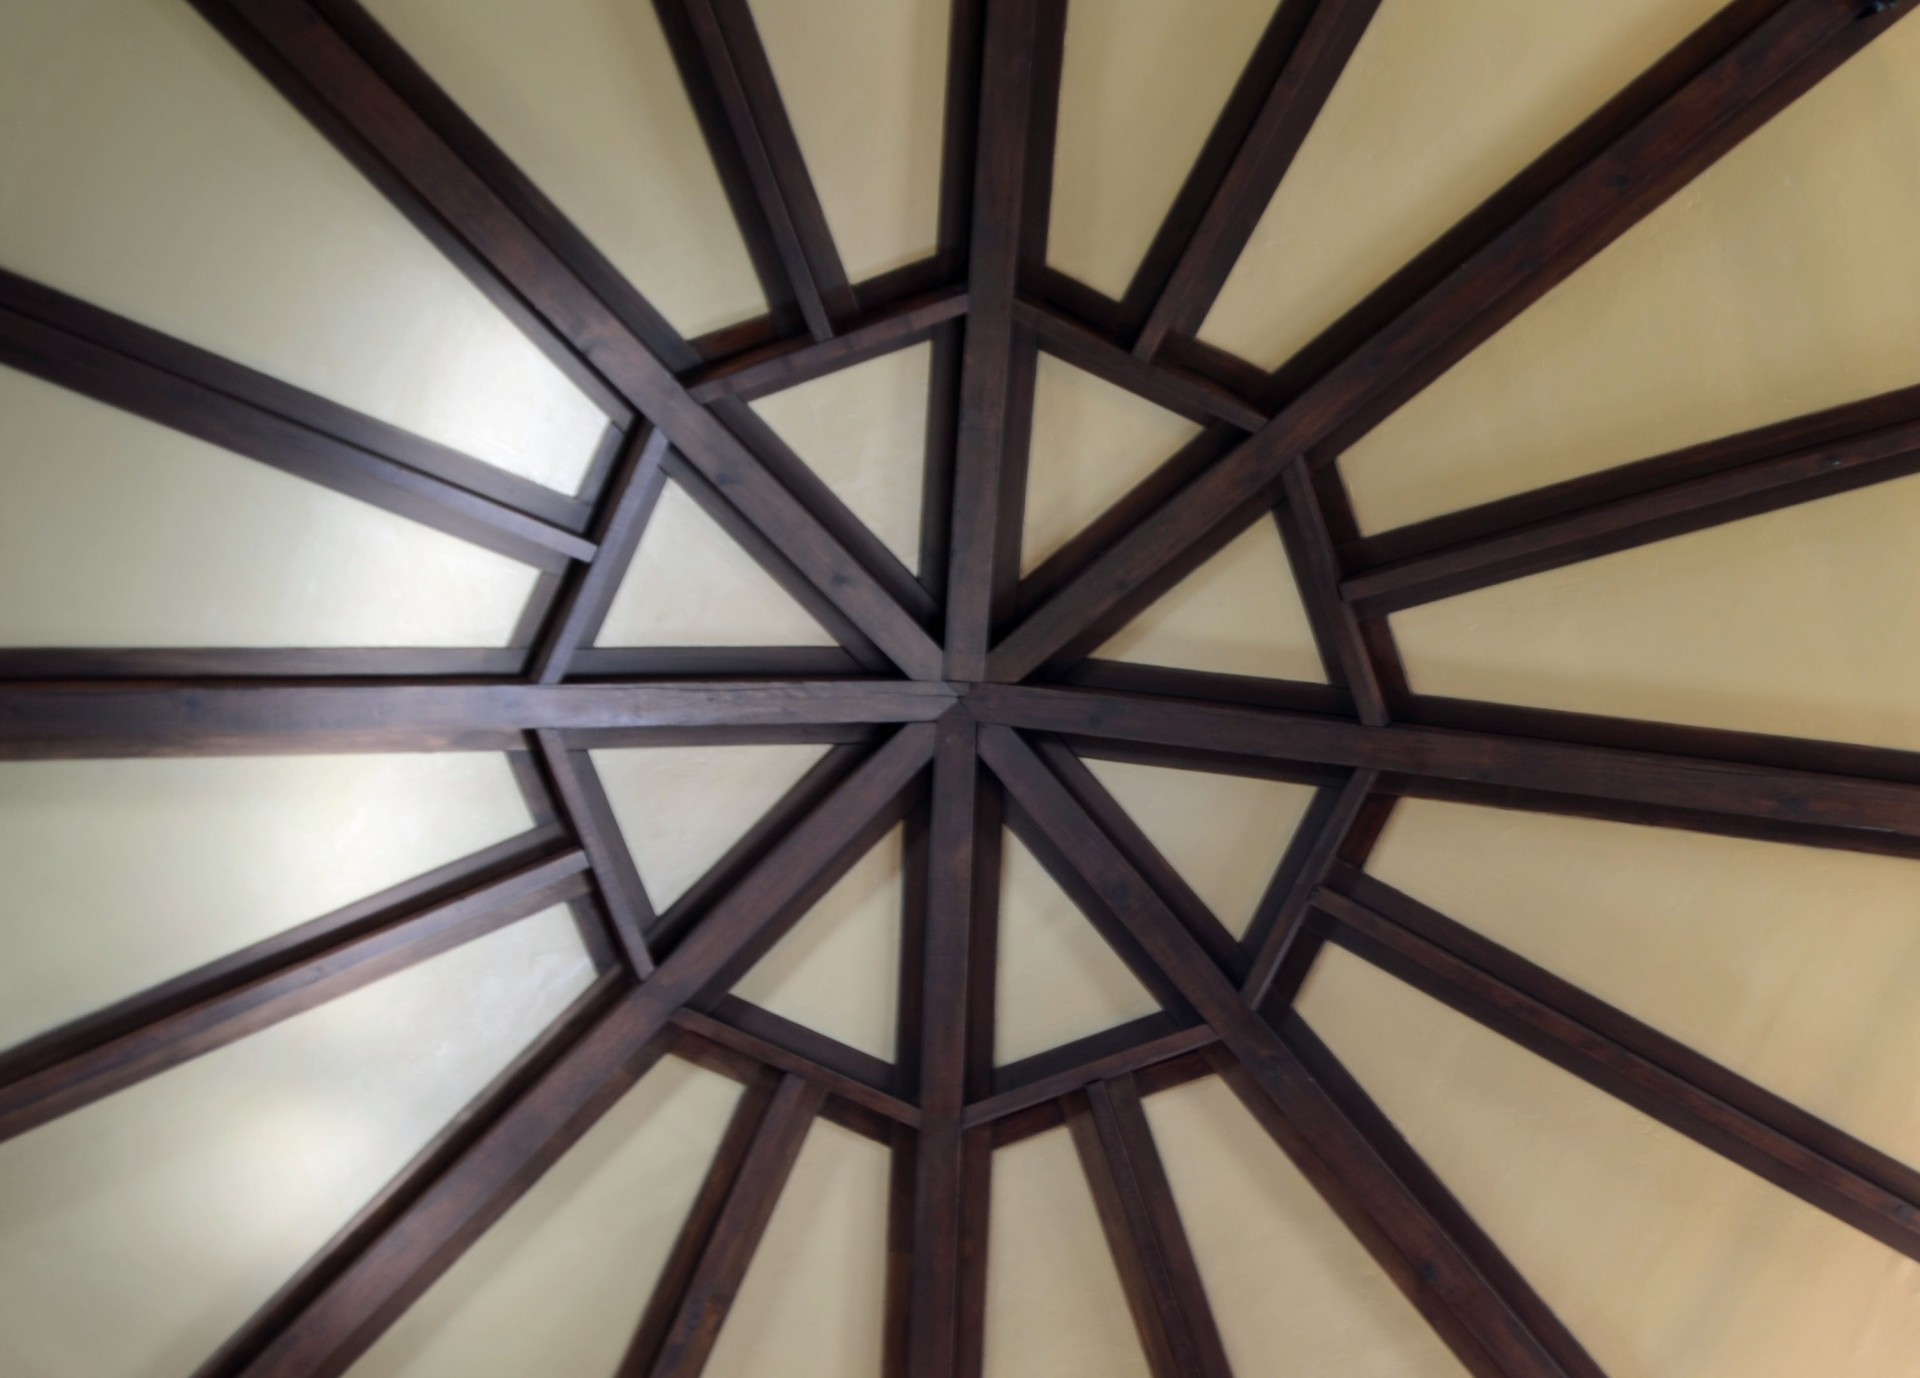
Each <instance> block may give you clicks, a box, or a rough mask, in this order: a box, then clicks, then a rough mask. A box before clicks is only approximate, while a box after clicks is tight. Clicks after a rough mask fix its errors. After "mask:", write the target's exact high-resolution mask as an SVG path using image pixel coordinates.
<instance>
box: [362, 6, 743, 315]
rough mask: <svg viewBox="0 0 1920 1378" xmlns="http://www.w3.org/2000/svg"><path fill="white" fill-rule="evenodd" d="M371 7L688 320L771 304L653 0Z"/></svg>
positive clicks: (634, 274)
mask: <svg viewBox="0 0 1920 1378" xmlns="http://www.w3.org/2000/svg"><path fill="white" fill-rule="evenodd" d="M368 8H369V9H371V10H372V11H373V13H374V16H375V17H376V18H378V19H379V20H380V22H381V23H382V24H384V25H386V26H387V28H388V29H389V30H390V31H391V32H392V33H393V35H394V37H395V38H397V39H399V41H400V43H401V44H402V45H403V46H404V47H405V48H406V49H407V51H408V52H409V53H411V54H412V55H413V56H414V58H415V59H417V60H418V61H419V62H420V63H421V65H422V66H424V67H425V68H426V69H427V72H428V74H429V75H431V76H432V77H433V78H434V80H436V81H437V82H439V83H440V84H441V85H442V86H444V87H446V89H447V92H448V94H449V95H451V96H452V97H453V99H454V100H455V101H457V102H458V103H459V105H460V108H461V109H462V110H464V111H465V112H466V113H467V114H468V115H470V116H472V117H473V118H474V119H475V120H476V121H478V122H479V124H480V127H481V128H482V129H484V130H485V131H486V133H487V135H488V136H489V137H490V138H492V139H493V140H494V141H495V142H496V143H498V144H499V145H500V146H501V148H503V149H504V150H505V151H506V154H507V156H508V157H510V158H512V159H513V160H514V162H515V163H516V164H518V165H519V167H520V170H521V171H523V172H525V173H526V174H527V175H528V176H529V177H531V178H532V179H533V181H534V182H535V183H536V184H537V185H538V186H539V188H540V190H541V191H542V192H544V193H545V194H546V195H547V196H549V197H551V198H552V200H553V202H554V204H555V205H557V206H558V207H559V208H560V210H561V212H562V213H563V214H565V215H566V216H567V217H568V218H569V219H570V220H572V221H573V223H574V224H575V226H577V227H578V228H579V229H580V230H581V232H582V233H584V234H585V235H586V236H587V237H588V238H589V239H591V240H592V241H593V243H594V246H595V247H596V248H598V249H599V250H600V252H601V253H603V254H605V255H606V256H607V258H608V259H610V260H611V261H612V263H613V265H614V266H615V267H616V268H618V269H619V270H620V271H621V272H622V273H624V274H625V275H626V277H627V279H628V280H629V281H630V282H632V283H633V284H634V286H636V287H638V288H639V289H640V291H641V293H642V294H643V295H645V296H646V298H647V300H648V301H650V302H651V303H652V304H653V305H654V307H655V308H656V309H657V310H659V312H660V313H661V314H662V315H664V316H665V317H666V318H667V319H668V320H669V321H670V322H672V324H673V325H674V326H675V327H676V328H678V329H679V330H680V331H681V332H682V333H683V334H686V335H699V334H703V333H705V332H706V331H709V330H715V329H718V328H719V327H720V326H723V325H728V324H731V323H732V322H734V321H737V320H741V319H743V318H745V317H748V316H757V315H759V314H760V313H762V312H764V311H765V310H766V309H767V304H766V299H765V298H764V297H763V296H762V295H761V292H760V284H759V281H758V279H756V278H755V277H754V273H753V265H752V263H751V262H750V261H749V260H748V258H747V250H746V245H745V244H744V243H743V242H742V241H741V238H740V232H739V228H738V226H737V224H736V223H735V221H734V219H733V213H732V211H731V209H730V208H729V207H728V204H727V197H726V192H725V191H724V190H723V189H722V187H721V185H720V176H719V174H718V173H717V172H716V171H715V170H714V165H713V161H712V158H711V157H710V156H709V154H708V152H707V145H706V142H705V140H704V139H703V138H702V136H701V133H700V126H699V124H698V123H697V122H696V121H695V119H694V114H693V106H692V104H691V103H690V102H689V101H688V99H687V93H686V88H685V87H684V86H683V85H682V84H681V81H680V72H679V69H678V68H677V67H676V66H675V65H674V60H673V53H672V51H671V50H670V49H669V48H668V46H667V40H666V35H665V34H664V33H663V32H662V30H661V28H660V19H659V17H658V15H657V14H655V12H654V7H653V6H652V5H651V4H647V3H640V4H634V3H631V0H541V3H538V4H533V3H527V0H517V2H516V3H507V4H493V5H472V4H468V3H465V0H373V3H372V4H370V5H369V6H368Z"/></svg>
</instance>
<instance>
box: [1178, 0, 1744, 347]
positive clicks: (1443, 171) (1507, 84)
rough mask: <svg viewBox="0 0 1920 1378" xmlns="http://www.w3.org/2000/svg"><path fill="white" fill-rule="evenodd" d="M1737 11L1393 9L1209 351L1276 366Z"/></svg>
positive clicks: (1265, 223)
mask: <svg viewBox="0 0 1920 1378" xmlns="http://www.w3.org/2000/svg"><path fill="white" fill-rule="evenodd" d="M1722 3H1723V0H1615V3H1611V4H1606V5H1575V6H1556V5H1536V4H1532V3H1529V0H1455V3H1449V4H1445V5H1435V4H1432V3H1430V2H1429V0H1383V3H1382V4H1381V6H1380V8H1379V10H1378V12H1377V13H1376V14H1375V15H1374V18H1373V21H1372V23H1371V24H1370V25H1369V26H1368V29H1367V33H1366V35H1365V37H1364V38H1362V39H1361V41H1360V46H1359V47H1358V48H1357V49H1356V50H1355V52H1354V54H1353V57H1352V59H1351V61H1350V62H1349V63H1348V65H1347V69H1346V71H1345V72H1344V73H1343V74H1342V76H1341V78H1340V81H1339V83H1338V84H1337V85H1336V86H1335V87H1334V89H1333V94H1332V96H1331V97H1330V98H1329V99H1328V101H1327V104H1326V106H1325V108H1324V109H1323V110H1322V112H1321V114H1320V118H1319V119H1318V121H1317V122H1316V123H1315V124H1314V127H1313V130H1312V132H1311V133H1309V134H1308V136H1307V139H1306V142H1305V143H1304V144H1302V145H1301V148H1300V152H1299V154H1298V155H1297V156H1296V157H1295V159H1294V162H1293V166H1292V167H1291V168H1290V169H1289V170H1288V172H1287V176H1286V178H1285V179H1284V180H1283V181H1282V182H1281V184H1280V188H1279V190H1278V191H1277V192H1275V194H1274V197H1273V200H1272V201H1271V202H1269V203H1268V206H1267V210H1266V214H1265V215H1264V216H1262V217H1261V220H1260V223H1259V225H1258V226H1257V227H1256V228H1255V230H1254V234H1253V238H1252V239H1251V240H1250V241H1249V242H1248V244H1247V247H1246V251H1245V252H1244V253H1243V254H1242V255H1241V257H1240V261H1239V262H1238V263H1237V264H1236V265H1235V266H1234V270H1233V273H1232V275H1231V276H1230V277H1229V278H1228V279H1227V284H1226V288H1225V290H1223V291H1222V292H1221V294H1220V298H1219V301H1218V303H1217V304H1216V305H1215V306H1214V309H1213V312H1212V314H1210V315H1209V316H1208V317H1207V319H1206V322H1205V323H1204V324H1203V325H1202V326H1201V330H1200V337H1201V338H1202V339H1203V340H1206V341H1207V342H1208V343H1210V344H1217V345H1219V346H1220V347H1221V348H1223V349H1227V350H1231V351H1232V352H1234V353H1236V354H1239V355H1241V356H1243V357H1245V358H1248V359H1251V360H1253V361H1254V362H1256V363H1259V364H1261V365H1263V366H1265V367H1268V368H1272V367H1276V366H1278V365H1279V364H1281V363H1284V362H1285V361H1286V359H1287V358H1288V357H1289V356H1290V355H1291V354H1293V352H1294V351H1295V350H1297V349H1299V348H1300V347H1301V346H1302V345H1304V344H1306V343H1307V342H1308V341H1309V340H1311V339H1312V338H1313V337H1314V336H1315V335H1317V334H1319V333H1320V331H1321V330H1323V329H1325V328H1326V327H1327V326H1328V325H1331V324H1332V323H1333V322H1334V321H1335V320H1337V319H1338V318H1339V316H1340V315H1341V313H1342V312H1344V311H1345V310H1346V309H1347V308H1348V307H1350V306H1353V305H1354V304H1355V303H1357V302H1359V301H1360V300H1361V299H1362V298H1364V297H1365V296H1366V295H1367V293H1369V292H1370V291H1372V290H1373V289H1374V288H1375V287H1377V286H1379V285H1380V284H1381V283H1383V282H1385V281H1386V280H1387V279H1388V278H1389V277H1391V276H1392V275H1393V273H1394V272H1395V271H1397V270H1398V269H1399V268H1400V266H1401V265H1402V264H1404V263H1406V262H1407V261H1408V260H1410V259H1412V258H1413V257H1414V256H1415V255H1417V254H1418V253H1419V252H1420V251H1421V250H1422V249H1424V248H1426V247H1427V245H1429V244H1430V243H1432V242H1433V241H1434V240H1436V239H1438V238H1439V237H1440V236H1441V235H1442V234H1444V233H1445V232H1446V231H1447V230H1449V229H1451V228H1452V227H1453V226H1454V225H1455V224H1456V223H1457V222H1459V221H1460V220H1461V219H1463V218H1465V216H1466V215H1467V214H1468V213H1469V212H1470V211H1472V210H1473V209H1474V208H1475V207H1476V206H1478V205H1479V204H1480V203H1481V202H1482V201H1484V200H1486V199H1487V197H1489V196H1491V195H1492V194H1493V193H1494V192H1495V191H1498V190H1499V189H1500V187H1501V186H1502V185H1504V184H1505V183H1506V181H1507V180H1508V179H1509V178H1511V177H1512V176H1513V175H1514V174H1515V173H1517V172H1519V171H1520V170H1521V169H1522V168H1524V167H1525V166H1526V165H1527V164H1528V163H1530V162H1532V161H1533V159H1534V158H1536V157H1538V156H1539V155H1540V154H1542V153H1544V152H1546V150H1547V149H1548V148H1549V147H1551V146H1552V145H1553V143H1554V142H1555V141H1556V140H1557V139H1559V138H1560V137H1561V136H1562V135H1563V134H1566V133H1567V132H1568V131H1570V130H1572V129H1573V128H1574V127H1575V126H1577V125H1578V124H1579V123H1580V122H1581V121H1582V120H1584V119H1586V117H1587V116H1588V115H1590V114H1592V113H1593V112H1594V111H1595V110H1597V109H1599V108H1600V106H1601V105H1603V104H1604V103H1605V102H1606V101H1607V99H1608V98H1609V97H1611V96H1612V95H1613V94H1614V93H1615V92H1617V91H1619V90H1620V89H1621V88H1622V87H1624V86H1626V85H1627V84H1628V83H1629V82H1631V81H1632V80H1633V79H1634V78H1635V77H1637V76H1639V75H1640V73H1641V72H1643V71H1645V70H1646V69H1647V68H1648V67H1651V66H1652V65H1653V64H1654V63H1655V62H1656V61H1658V60H1659V59H1660V58H1661V57H1662V56H1664V55H1665V54H1666V52H1667V51H1668V50H1669V49H1671V48H1672V47H1674V46H1675V45H1676V44H1678V43H1679V42H1680V41H1681V40H1682V39H1684V38H1685V37H1686V36H1687V35H1688V33H1690V32H1691V31H1692V30H1693V29H1695V28H1696V27H1698V26H1699V25H1700V24H1702V23H1704V22H1705V21H1706V20H1707V19H1708V18H1710V17H1711V16H1712V15H1713V14H1714V13H1715V12H1716V11H1717V10H1719V9H1720V8H1721V5H1722Z"/></svg>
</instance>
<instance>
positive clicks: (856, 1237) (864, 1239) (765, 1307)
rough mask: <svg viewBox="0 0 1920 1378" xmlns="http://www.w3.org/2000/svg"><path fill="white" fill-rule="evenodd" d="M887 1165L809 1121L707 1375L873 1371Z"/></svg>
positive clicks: (871, 1375)
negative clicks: (805, 1138)
mask: <svg viewBox="0 0 1920 1378" xmlns="http://www.w3.org/2000/svg"><path fill="white" fill-rule="evenodd" d="M892 1166H893V1164H892V1155H891V1154H890V1153H889V1152H888V1151H887V1149H886V1147H885V1146H884V1145H882V1144H877V1143H875V1142H873V1140H871V1139H867V1138H863V1137H861V1136H860V1135H858V1134H855V1133H853V1132H852V1131H851V1130H847V1129H842V1128H841V1127H840V1126H839V1125H837V1124H834V1123H832V1122H830V1121H828V1120H815V1121H814V1123H813V1128H812V1129H810V1130H809V1131H808V1132H807V1141H806V1143H805V1144H804V1145H802V1146H801V1149H800V1157H799V1160H798V1161H797V1162H795V1163H794V1165H793V1175H792V1176H790V1177H789V1178H787V1185H786V1187H785V1189H783V1190H782V1191H781V1193H780V1201H779V1204H778V1205H776V1206H775V1207H774V1210H773V1219H772V1220H770V1221H768V1222H767V1232H766V1234H765V1235H764V1236H762V1238H761V1240H760V1247H759V1248H757V1249H755V1250H754V1254H753V1262H752V1263H751V1264H750V1265H749V1266H748V1268H747V1276H746V1278H745V1279H744V1280H743V1281H742V1282H741V1284H740V1294H739V1295H738V1296H737V1297H735V1298H734V1302H733V1305H732V1306H731V1307H730V1308H729V1309H728V1311H727V1319H726V1322H725V1324H723V1325H722V1326H721V1327H720V1338H719V1340H718V1342H716V1343H715V1345H714V1347H713V1355H712V1357H711V1358H709V1359H708V1360H707V1366H706V1368H705V1369H704V1370H703V1372H704V1373H705V1375H706V1378H772V1376H773V1375H776V1374H777V1375H779V1376H780V1378H879V1374H880V1361H881V1345H882V1342H883V1340H884V1337H885V1324H886V1295H887V1193H888V1186H889V1183H890V1181H891V1173H892Z"/></svg>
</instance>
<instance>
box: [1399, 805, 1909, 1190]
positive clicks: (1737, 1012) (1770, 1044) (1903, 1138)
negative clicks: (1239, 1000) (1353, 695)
mask: <svg viewBox="0 0 1920 1378" xmlns="http://www.w3.org/2000/svg"><path fill="white" fill-rule="evenodd" d="M1368 870H1369V871H1371V872H1373V873H1374V874H1375V875H1378V876H1379V877H1380V878H1381V879H1383V880H1385V881H1387V882H1388V883H1389V884H1391V885H1394V886H1397V887H1398V888H1400V889H1402V890H1404V891H1406V892H1407V893H1409V894H1411V895H1413V896H1414V897H1416V898H1417V899H1420V900H1422V901H1424V902H1425V903H1427V904H1429V905H1432V906H1433V907H1434V908H1436V909H1438V910H1440V911H1441V912H1442V913H1445V914H1446V915H1447V916H1448V917H1450V918H1453V919H1457V920H1458V921H1459V922H1461V923H1463V924H1466V925H1467V926H1468V927H1470V928H1473V929H1474V930H1476V931H1478V932H1481V933H1484V934H1486V935H1487V936H1488V937H1490V938H1492V939H1493V940H1494V941H1496V942H1498V943H1501V944H1503V945H1504V946H1506V947H1509V948H1511V949H1513V950H1514V951H1516V952H1518V953H1519V954H1520V955H1521V956H1523V957H1526V958H1528V959H1529V960H1531V961H1533V962H1536V963H1538V964H1539V965H1541V966H1544V967H1546V968H1547V969H1548V970H1549V971H1552V972H1553V973H1554V974H1555V975H1558V976H1561V977H1564V978H1565V979H1567V980H1569V981H1571V982H1572V983H1573V984H1575V985H1577V986H1579V987H1580V988H1581V989H1582V990H1585V991H1587V992H1588V993H1590V994H1592V995H1596V996H1598V997H1599V998H1601V999H1602V1000H1605V1001H1607V1002H1609V1003H1610V1004H1613V1005H1617V1006H1619V1007H1620V1008H1621V1009H1623V1010H1625V1011H1626V1012H1627V1013H1629V1014H1631V1015H1633V1016H1635V1017H1636V1018H1638V1019H1641V1020H1644V1021H1645V1022H1647V1023H1649V1024H1651V1025H1653V1026H1654V1027H1655V1028H1657V1029H1659V1030H1660V1031H1661V1032H1663V1033H1666V1034H1670V1035H1672V1036H1673V1037H1674V1038H1677V1039H1679V1040H1680V1041H1681V1042H1682V1043H1684V1044H1686V1045H1687V1046H1688V1047H1690V1048H1693V1049H1694V1050H1696V1051H1697V1052H1701V1053H1704V1054H1706V1055H1707V1056H1708V1057H1710V1058H1713V1059H1714V1060H1715V1061H1717V1062H1720V1063H1723V1064H1724V1065H1726V1066H1728V1067H1731V1068H1732V1069H1733V1070H1734V1071H1736V1072H1739V1073H1741V1074H1742V1075H1743V1076H1746V1077H1749V1078H1751V1079H1753V1080H1755V1081H1757V1082H1759V1083H1760V1084H1761V1085H1763V1086H1765V1087H1767V1088H1768V1089H1769V1090H1772V1091H1775V1092H1778V1093H1779V1094H1780V1095H1782V1096H1785V1097H1786V1098H1787V1099H1788V1100H1790V1101H1793V1102H1795V1103H1796V1104H1798V1105H1801V1106H1803V1107H1805V1108H1806V1109H1808V1110H1811V1111H1812V1112H1813V1113H1814V1114H1816V1115H1818V1116H1820V1117H1821V1118H1823V1119H1826V1120H1828V1121H1830V1122H1832V1123H1834V1124H1837V1125H1839V1126H1840V1127H1841V1128H1842V1129H1846V1130H1848V1131H1849V1132H1851V1133H1853V1134H1856V1135H1858V1136H1860V1137H1861V1138H1864V1139H1866V1140H1868V1141H1869V1142H1871V1143H1874V1144H1876V1145H1877V1146H1879V1147H1881V1148H1883V1149H1885V1150H1886V1151H1887V1152H1889V1153H1892V1154H1894V1155H1895V1156H1897V1157H1900V1158H1904V1159H1906V1160H1907V1161H1908V1162H1920V1107H1917V1106H1916V1105H1915V1104H1914V1101H1913V1094H1912V1092H1913V1078H1914V1073H1915V1070H1916V1062H1915V1059H1914V1056H1913V1051H1914V1050H1915V1049H1920V1009H1915V1008H1914V1003H1913V1001H1912V1000H1911V999H1910V998H1909V997H1910V993H1911V992H1912V990H1913V988H1914V986H1915V983H1916V982H1917V981H1920V924H1916V923H1915V922H1914V908H1915V906H1914V895H1915V893H1916V892H1917V891H1920V866H1916V865H1915V864H1914V863H1913V862H1911V861H1904V860H1899V859H1896V858H1892V857H1878V856H1863V855H1861V854H1859V853H1856V852H1836V851H1818V850H1814V849H1812V848H1805V847H1782V846H1774V845H1770V844H1767V843H1761V842H1752V841H1748V840H1745V839H1742V838H1731V837H1712V836H1708V835H1706V834H1703V833H1685V832H1673V831H1668V830H1666V829H1660V828H1639V827H1630V826H1628V825H1626V824H1621V823H1603V822H1596V821H1592V820H1588V819H1575V818H1556V817H1551V816H1548V815H1543V814H1526V813H1507V812H1502V811H1497V810H1493V809H1478V808H1469V807H1466V806H1464V805H1458V804H1440V803H1430V802H1427V801H1423V800H1411V799H1410V800H1406V801H1404V802H1403V803H1402V804H1401V806H1400V807H1399V808H1398V809H1396V810H1395V811H1394V815H1393V819H1392V821H1391V822H1390V823H1389V824H1388V825H1387V831H1386V833H1385V834H1384V835H1383V836H1382V838H1381V842H1380V846H1379V848H1378V850H1377V851H1376V852H1375V853H1374V856H1373V859H1372V861H1371V862H1370V863H1369V865H1368Z"/></svg>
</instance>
